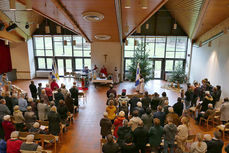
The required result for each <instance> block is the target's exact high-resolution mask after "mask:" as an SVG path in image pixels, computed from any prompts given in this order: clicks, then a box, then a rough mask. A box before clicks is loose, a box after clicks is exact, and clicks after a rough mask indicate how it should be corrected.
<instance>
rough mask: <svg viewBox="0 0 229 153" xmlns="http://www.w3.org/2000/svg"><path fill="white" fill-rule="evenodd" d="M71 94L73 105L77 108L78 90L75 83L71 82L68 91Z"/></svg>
mask: <svg viewBox="0 0 229 153" xmlns="http://www.w3.org/2000/svg"><path fill="white" fill-rule="evenodd" d="M69 91H70V93H71V97H72V99H74V105H76V106H78V103H79V102H78V95H79V90H78V88H77V86H76V82H73V86H72V88H71V89H70V90H69Z"/></svg>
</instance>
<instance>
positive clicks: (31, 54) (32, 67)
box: [27, 39, 36, 78]
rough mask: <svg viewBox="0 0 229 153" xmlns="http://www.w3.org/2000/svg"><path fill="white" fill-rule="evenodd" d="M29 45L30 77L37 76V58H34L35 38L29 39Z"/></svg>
mask: <svg viewBox="0 0 229 153" xmlns="http://www.w3.org/2000/svg"><path fill="white" fill-rule="evenodd" d="M27 46H28V54H29V67H30V77H31V78H35V76H36V69H35V59H34V51H33V40H32V39H29V40H28V41H27Z"/></svg>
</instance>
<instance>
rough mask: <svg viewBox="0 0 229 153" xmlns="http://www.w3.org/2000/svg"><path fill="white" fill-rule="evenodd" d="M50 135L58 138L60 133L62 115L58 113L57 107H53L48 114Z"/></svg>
mask: <svg viewBox="0 0 229 153" xmlns="http://www.w3.org/2000/svg"><path fill="white" fill-rule="evenodd" d="M48 121H49V133H50V134H53V135H56V136H58V135H59V133H60V122H61V119H60V115H59V114H58V113H57V109H56V106H52V107H51V109H50V112H49V113H48Z"/></svg>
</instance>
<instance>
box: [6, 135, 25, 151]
mask: <svg viewBox="0 0 229 153" xmlns="http://www.w3.org/2000/svg"><path fill="white" fill-rule="evenodd" d="M18 136H19V132H18V131H14V132H12V133H11V136H10V137H11V139H9V140H7V147H6V152H7V153H20V148H21V144H22V143H23V142H22V141H21V140H19V139H18Z"/></svg>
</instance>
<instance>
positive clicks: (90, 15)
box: [82, 12, 104, 22]
mask: <svg viewBox="0 0 229 153" xmlns="http://www.w3.org/2000/svg"><path fill="white" fill-rule="evenodd" d="M82 16H83V18H84V20H86V21H89V22H98V21H101V20H103V18H104V15H103V14H101V13H98V12H84V13H83V14H82Z"/></svg>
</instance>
